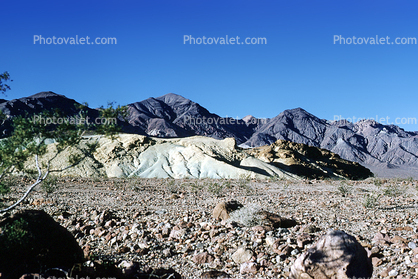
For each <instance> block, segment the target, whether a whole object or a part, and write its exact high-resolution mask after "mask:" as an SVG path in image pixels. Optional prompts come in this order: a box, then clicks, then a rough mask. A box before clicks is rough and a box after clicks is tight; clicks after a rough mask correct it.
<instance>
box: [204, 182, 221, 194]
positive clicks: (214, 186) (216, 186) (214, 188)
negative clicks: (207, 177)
mask: <svg viewBox="0 0 418 279" xmlns="http://www.w3.org/2000/svg"><path fill="white" fill-rule="evenodd" d="M223 188H224V187H223V185H222V184H221V183H216V182H215V183H210V184H209V187H208V191H209V192H210V193H212V194H214V195H216V196H218V195H219V194H220V193H221V192H222V190H223Z"/></svg>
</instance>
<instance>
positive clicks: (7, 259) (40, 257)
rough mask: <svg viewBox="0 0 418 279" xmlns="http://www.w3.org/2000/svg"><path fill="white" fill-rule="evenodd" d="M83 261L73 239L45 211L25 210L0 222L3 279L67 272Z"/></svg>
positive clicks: (0, 255) (0, 268)
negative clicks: (55, 270) (54, 270)
mask: <svg viewBox="0 0 418 279" xmlns="http://www.w3.org/2000/svg"><path fill="white" fill-rule="evenodd" d="M82 261H83V251H82V250H81V248H80V247H79V246H78V244H77V241H76V240H75V239H74V237H73V235H72V234H71V233H70V232H69V231H67V230H66V229H65V228H64V227H62V226H61V225H60V224H58V223H57V222H55V221H54V219H53V218H52V217H51V216H49V215H48V214H47V213H45V212H44V211H39V210H25V211H21V212H18V213H16V214H14V215H13V216H11V217H9V218H6V219H4V220H2V221H1V222H0V270H1V274H2V278H19V276H20V275H22V274H24V273H36V272H39V271H40V270H41V268H43V269H48V268H61V269H64V270H65V269H67V270H68V269H70V268H72V267H73V265H74V264H75V263H80V262H82Z"/></svg>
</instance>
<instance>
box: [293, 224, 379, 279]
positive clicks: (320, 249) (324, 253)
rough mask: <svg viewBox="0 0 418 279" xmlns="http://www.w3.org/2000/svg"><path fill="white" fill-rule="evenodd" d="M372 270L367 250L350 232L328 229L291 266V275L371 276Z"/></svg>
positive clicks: (316, 278)
mask: <svg viewBox="0 0 418 279" xmlns="http://www.w3.org/2000/svg"><path fill="white" fill-rule="evenodd" d="M372 273H373V266H372V263H371V260H370V259H369V258H368V257H367V252H366V250H365V249H364V248H363V247H362V246H361V245H360V243H358V241H357V240H356V239H355V238H354V237H353V236H351V235H348V234H347V233H345V232H343V231H339V230H334V231H329V232H328V233H327V234H326V235H324V236H322V237H321V238H320V239H319V240H318V242H317V243H316V245H315V246H314V247H313V248H310V249H309V250H308V251H306V252H304V253H303V254H302V255H300V256H299V257H298V258H297V259H296V261H295V263H294V264H293V266H292V269H291V273H290V278H291V279H348V278H370V277H371V276H372Z"/></svg>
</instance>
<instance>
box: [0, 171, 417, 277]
mask: <svg viewBox="0 0 418 279" xmlns="http://www.w3.org/2000/svg"><path fill="white" fill-rule="evenodd" d="M25 183H26V184H25ZM27 183H29V181H20V186H18V187H17V188H16V190H18V191H17V192H16V191H13V192H12V194H9V195H5V196H2V197H0V202H2V203H3V204H6V205H7V204H8V203H9V202H11V199H14V198H16V197H18V195H19V194H22V193H23V192H24V190H25V185H27ZM417 187H418V183H417V181H415V180H412V179H408V180H401V179H391V180H383V179H377V178H369V179H367V180H364V181H343V180H340V181H336V180H323V181H319V180H310V181H309V180H305V181H302V182H291V181H284V180H249V179H241V180H227V179H200V180H198V179H177V180H174V179H144V178H132V179H117V178H114V179H99V178H97V179H92V178H91V179H89V178H59V179H58V181H57V184H56V188H54V189H52V188H50V189H47V190H50V191H52V190H54V191H53V192H52V193H49V194H47V193H46V192H45V189H42V188H38V189H37V190H36V191H35V192H34V193H33V194H32V195H31V196H30V198H29V199H28V200H27V201H26V202H25V204H23V205H21V206H20V209H22V208H31V209H43V210H45V211H46V212H47V213H49V214H50V215H52V216H53V217H54V219H55V220H56V221H58V222H59V223H60V224H61V225H62V226H64V227H65V228H67V229H68V230H69V231H70V232H72V233H73V235H74V236H75V237H76V239H77V241H78V243H79V244H80V246H81V247H82V248H83V249H84V250H85V253H86V255H88V256H89V257H90V259H91V260H97V259H101V260H102V261H110V262H112V263H113V264H115V265H118V266H123V265H127V264H128V263H129V262H132V261H134V262H139V263H140V264H141V265H142V266H149V267H167V268H174V269H175V270H176V271H177V272H178V273H180V274H182V276H183V277H184V278H202V274H203V273H204V272H206V271H209V270H219V271H223V272H225V274H228V275H229V277H230V278H286V277H287V275H288V272H289V270H290V267H291V266H292V264H293V262H294V261H295V259H296V258H297V257H298V255H300V254H301V252H303V251H304V250H306V249H308V248H309V247H310V245H311V243H312V242H314V241H316V240H317V239H318V238H319V236H321V235H322V234H324V233H325V232H326V231H327V230H329V229H339V230H344V231H345V232H347V233H349V234H351V235H353V236H355V237H356V238H357V239H358V240H359V241H360V243H361V244H362V245H363V246H364V247H365V248H367V249H368V250H369V252H370V254H371V256H372V259H373V264H374V272H373V278H385V277H388V276H392V278H416V276H417V274H418V258H417V257H418V256H417V254H418V249H417V248H416V247H417V246H418V232H417V228H418V217H417V206H418V191H417ZM229 200H236V201H238V202H240V203H241V204H243V205H244V206H245V208H247V209H248V210H247V211H246V212H243V213H242V214H241V215H237V216H235V217H234V218H232V219H233V222H220V221H216V220H215V219H213V217H212V211H213V209H214V207H215V206H216V205H217V204H218V203H219V202H221V201H229ZM260 209H263V210H267V211H269V212H272V213H275V214H278V215H280V216H282V217H287V218H293V219H295V220H296V221H297V225H296V226H294V227H290V228H273V229H272V230H269V229H265V231H262V230H261V231H260V228H259V227H256V225H257V222H259V221H260V220H258V219H257V215H256V214H255V215H254V214H253V213H254V212H257V210H260ZM245 214H247V215H245ZM99 219H100V220H99ZM98 220H99V221H98ZM240 247H244V248H247V249H249V250H251V251H252V259H251V260H250V261H253V262H254V263H256V264H255V265H254V267H255V269H254V268H253V269H252V272H253V273H245V272H246V271H245V268H244V269H243V267H242V266H241V265H240V264H239V263H236V261H234V259H233V258H234V257H232V255H233V254H234V253H235V252H236V251H237V249H238V248H240ZM85 264H91V262H87V263H85ZM240 268H241V272H240ZM229 277H227V278H229ZM206 278H209V277H206Z"/></svg>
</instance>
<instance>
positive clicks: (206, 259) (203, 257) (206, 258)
mask: <svg viewBox="0 0 418 279" xmlns="http://www.w3.org/2000/svg"><path fill="white" fill-rule="evenodd" d="M213 260H214V258H213V256H212V255H210V254H209V253H208V252H203V253H200V254H197V255H194V256H193V258H192V261H193V262H194V263H196V264H205V263H211V262H213Z"/></svg>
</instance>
